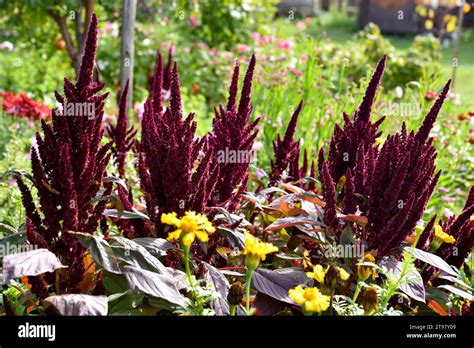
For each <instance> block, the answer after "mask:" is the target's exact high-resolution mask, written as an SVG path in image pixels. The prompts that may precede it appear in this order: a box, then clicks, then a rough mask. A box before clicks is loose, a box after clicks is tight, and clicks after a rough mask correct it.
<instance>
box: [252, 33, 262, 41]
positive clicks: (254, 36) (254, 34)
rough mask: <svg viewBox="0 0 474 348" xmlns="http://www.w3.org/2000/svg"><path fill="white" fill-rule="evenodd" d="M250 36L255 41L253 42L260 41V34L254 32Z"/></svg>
mask: <svg viewBox="0 0 474 348" xmlns="http://www.w3.org/2000/svg"><path fill="white" fill-rule="evenodd" d="M251 36H252V39H253V40H255V41H256V40H260V34H259V33H257V32H255V31H254V32H253V33H252V35H251Z"/></svg>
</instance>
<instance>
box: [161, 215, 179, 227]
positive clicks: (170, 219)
mask: <svg viewBox="0 0 474 348" xmlns="http://www.w3.org/2000/svg"><path fill="white" fill-rule="evenodd" d="M161 223H163V224H167V225H173V226H177V225H178V224H179V219H178V218H177V217H176V213H174V212H173V213H169V214H161Z"/></svg>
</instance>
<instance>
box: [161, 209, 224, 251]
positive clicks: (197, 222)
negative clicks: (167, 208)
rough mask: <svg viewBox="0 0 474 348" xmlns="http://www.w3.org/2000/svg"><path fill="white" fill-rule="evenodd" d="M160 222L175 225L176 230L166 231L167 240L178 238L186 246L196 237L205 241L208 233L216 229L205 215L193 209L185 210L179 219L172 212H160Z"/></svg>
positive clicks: (207, 238)
mask: <svg viewBox="0 0 474 348" xmlns="http://www.w3.org/2000/svg"><path fill="white" fill-rule="evenodd" d="M161 222H162V223H164V224H167V225H172V226H175V227H176V230H174V231H172V232H170V233H168V238H167V239H168V240H175V239H176V240H179V241H180V242H181V243H182V244H183V245H184V246H185V247H188V248H189V247H190V246H191V244H193V242H194V239H195V238H196V237H197V238H198V239H199V240H200V241H201V242H207V241H208V240H209V236H208V234H209V233H213V232H215V231H216V229H215V228H214V226H212V223H211V222H210V221H209V220H208V219H207V217H206V216H205V215H201V214H196V212H194V211H187V212H186V213H185V215H184V217H182V218H181V219H179V218H178V217H177V215H176V213H174V212H173V213H169V214H162V215H161Z"/></svg>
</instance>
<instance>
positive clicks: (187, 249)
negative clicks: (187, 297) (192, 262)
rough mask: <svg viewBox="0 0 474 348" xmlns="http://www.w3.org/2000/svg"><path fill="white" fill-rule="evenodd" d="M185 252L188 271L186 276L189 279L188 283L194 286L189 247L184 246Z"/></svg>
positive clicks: (185, 265) (185, 264) (185, 263)
mask: <svg viewBox="0 0 474 348" xmlns="http://www.w3.org/2000/svg"><path fill="white" fill-rule="evenodd" d="M183 251H184V267H185V269H186V276H187V278H188V283H189V286H192V285H193V284H192V280H191V268H190V267H189V247H187V246H184V245H183Z"/></svg>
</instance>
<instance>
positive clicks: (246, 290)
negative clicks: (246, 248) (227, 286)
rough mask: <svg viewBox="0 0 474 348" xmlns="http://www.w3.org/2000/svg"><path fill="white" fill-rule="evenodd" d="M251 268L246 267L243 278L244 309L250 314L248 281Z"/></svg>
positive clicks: (250, 277)
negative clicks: (244, 277) (244, 278)
mask: <svg viewBox="0 0 474 348" xmlns="http://www.w3.org/2000/svg"><path fill="white" fill-rule="evenodd" d="M252 273H253V269H250V268H247V274H246V280H245V310H246V312H247V315H250V283H251V280H252Z"/></svg>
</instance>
